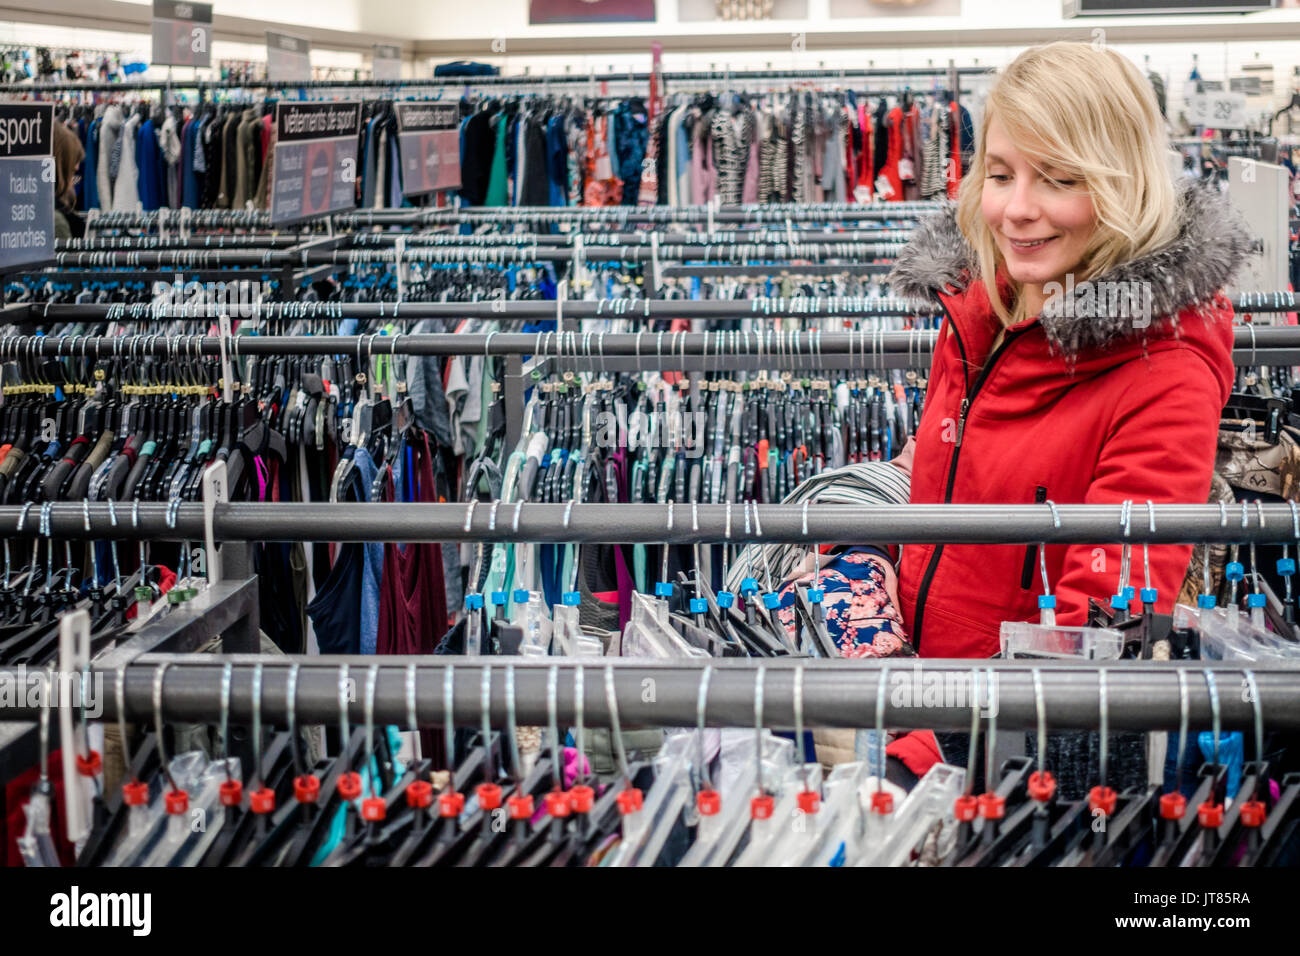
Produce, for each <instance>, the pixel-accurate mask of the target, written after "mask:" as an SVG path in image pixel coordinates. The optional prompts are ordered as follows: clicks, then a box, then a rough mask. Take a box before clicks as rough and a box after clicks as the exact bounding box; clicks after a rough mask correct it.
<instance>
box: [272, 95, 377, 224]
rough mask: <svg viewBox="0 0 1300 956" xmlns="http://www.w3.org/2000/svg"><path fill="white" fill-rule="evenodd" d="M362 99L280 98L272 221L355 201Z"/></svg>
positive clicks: (308, 215) (311, 214)
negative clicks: (306, 100) (317, 100)
mask: <svg viewBox="0 0 1300 956" xmlns="http://www.w3.org/2000/svg"><path fill="white" fill-rule="evenodd" d="M360 124H361V104H359V103H280V104H279V105H277V107H276V111H275V128H276V143H275V158H274V160H273V166H272V175H271V224H272V225H277V226H278V225H280V224H282V223H286V222H297V221H300V220H303V219H311V218H312V217H314V216H324V215H328V214H329V213H332V212H339V211H340V210H344V209H351V208H353V207H354V206H355V205H356V183H357V132H358V130H359V129H360Z"/></svg>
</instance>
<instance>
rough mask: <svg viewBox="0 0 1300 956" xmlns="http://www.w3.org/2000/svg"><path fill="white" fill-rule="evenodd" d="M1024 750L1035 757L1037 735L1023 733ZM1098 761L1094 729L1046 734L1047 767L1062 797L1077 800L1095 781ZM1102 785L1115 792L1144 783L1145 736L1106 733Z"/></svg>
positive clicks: (1099, 740)
mask: <svg viewBox="0 0 1300 956" xmlns="http://www.w3.org/2000/svg"><path fill="white" fill-rule="evenodd" d="M1025 752H1026V753H1027V754H1028V755H1029V756H1030V757H1031V758H1033V759H1035V760H1036V759H1037V757H1038V738H1037V735H1035V734H1026V735H1025ZM1100 761H1101V735H1100V734H1098V733H1096V732H1095V731H1086V732H1074V733H1059V734H1048V735H1047V768H1048V769H1049V770H1050V771H1051V772H1052V773H1054V774H1055V775H1056V787H1057V793H1058V794H1059V795H1060V797H1061V799H1063V800H1080V799H1082V798H1083V797H1085V796H1087V794H1088V791H1089V790H1091V789H1092V788H1093V787H1095V786H1096V785H1097V784H1098V782H1099V781H1098V779H1097V774H1098V772H1099V767H1100ZM1106 778H1107V779H1106V785H1107V786H1108V787H1111V788H1113V789H1114V790H1115V791H1116V792H1117V793H1123V792H1124V791H1125V790H1127V789H1129V788H1130V787H1144V786H1146V783H1147V746H1146V735H1145V734H1141V733H1132V732H1128V733H1116V734H1110V735H1109V756H1108V758H1107V761H1106Z"/></svg>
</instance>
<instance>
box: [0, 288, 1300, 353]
mask: <svg viewBox="0 0 1300 956" xmlns="http://www.w3.org/2000/svg"><path fill="white" fill-rule="evenodd" d="M615 301H616V302H619V301H625V300H615ZM770 301H776V302H781V303H783V305H782V306H780V307H774V308H772V309H763V310H759V311H752V312H751V311H750V310H744V311H739V310H733V311H731V312H730V313H728V312H726V311H723V310H710V311H707V312H700V311H697V309H695V308H690V307H692V306H694V307H698V306H723V305H734V304H735V303H734V302H692V301H679V300H650V299H644V300H640V301H636V302H628V306H629V307H628V308H627V309H619V308H616V307H615V306H614V305H611V306H610V307H609V308H607V309H603V310H602V309H601V308H600V306H601V305H603V304H604V303H599V302H597V303H592V302H568V301H566V302H564V303H563V305H564V309H563V313H562V314H563V316H564V317H565V318H589V319H594V318H605V319H614V318H638V317H642V316H645V317H648V318H656V317H659V318H663V317H666V316H667V315H669V314H670V315H671V316H673V317H675V318H698V317H714V318H717V317H724V316H725V317H727V318H745V317H755V318H761V317H769V316H778V315H785V316H807V315H857V314H861V315H911V314H914V311H913V310H909V309H906V308H905V307H904V306H902V305H900V306H898V307H897V308H892V309H886V308H885V307H883V306H882V307H881V308H878V309H877V308H871V309H866V308H863V309H855V308H848V307H841V308H840V309H838V310H830V311H827V312H820V311H818V312H812V311H808V312H805V311H801V310H800V309H798V308H796V307H793V306H791V305H789V303H791V302H792V301H795V300H789V299H786V300H770ZM298 304H299V303H277V302H271V303H266V302H262V303H253V304H250V305H249V306H247V307H246V308H247V309H248V310H249V312H250V313H251V314H250V315H249V316H246V317H249V318H263V319H270V320H276V319H314V318H343V317H345V316H348V317H356V318H378V319H393V318H398V317H404V318H417V317H419V318H429V317H431V316H445V317H456V316H461V317H463V316H465V315H485V316H492V317H498V318H502V317H504V318H510V317H545V316H548V315H549V316H554V315H555V314H556V309H555V305H556V303H555V301H554V300H552V301H550V302H544V303H542V304H543V305H544V306H549V307H548V308H544V309H543V310H541V311H525V310H514V309H510V308H500V309H496V308H492V306H493V305H499V306H505V307H509V306H531V305H534V304H536V303H532V302H496V303H401V304H400V305H397V304H392V303H390V304H387V306H385V305H384V304H381V303H365V304H361V305H360V306H358V305H353V306H352V307H351V308H349V309H347V311H342V310H340V311H339V312H335V311H334V310H332V309H330V308H322V309H320V310H319V311H317V310H309V309H295V308H294V306H295V305H298ZM306 304H320V303H306ZM475 305H486V306H488V308H487V309H486V310H483V311H480V310H477V309H471V308H470V306H475ZM139 306H140V307H139V308H137V307H135V306H132V305H122V304H116V305H106V306H105V305H61V304H51V305H49V306H31V307H30V311H32V312H33V314H35V315H36V316H38V317H39V318H42V319H44V320H46V321H49V322H70V321H96V320H98V321H113V322H117V321H123V320H130V319H137V320H142V319H164V318H168V317H170V316H171V315H172V314H173V313H174V314H175V315H177V316H186V315H187V316H189V317H199V316H205V317H216V316H217V315H219V314H221V313H220V312H219V311H216V310H210V308H209V307H208V306H206V305H202V306H196V307H194V309H193V310H184V309H182V310H168V311H167V312H165V313H164V312H162V311H161V310H155V309H154V308H153V306H151V305H149V304H147V303H141V304H139ZM646 306H650V308H648V309H647V308H645V307H646ZM358 307H361V308H364V309H365V311H364V312H358V311H356V309H357V308H358ZM432 307H438V308H439V310H440V311H436V312H430V311H427V310H428V309H430V308H432ZM11 311H12V314H11V312H10V311H6V312H4V313H0V321H9V320H11V319H12V318H13V317H14V316H16V315H18V314H19V313H20V312H21V311H22V307H13V308H12V310H11ZM937 336H938V332H936V331H934V330H931V329H909V330H904V331H883V330H879V329H857V330H851V331H843V332H823V331H819V330H811V331H805V330H791V331H777V330H773V329H767V330H756V331H750V332H745V331H719V332H577V331H568V332H563V333H559V332H534V333H517V332H488V333H486V334H484V333H448V332H424V333H414V334H412V333H400V334H397V335H378V334H373V335H289V336H275V335H236V336H232V337H231V338H230V339H229V341H228V342H226V343H223V341H222V339H221V338H220V337H218V336H201V335H192V336H191V335H180V336H177V335H171V336H168V335H152V334H142V335H131V336H81V335H62V336H52V335H10V336H5V337H3V338H0V356H4V357H9V358H14V357H22V356H33V355H39V356H53V357H59V356H66V357H73V356H78V357H81V356H94V357H111V356H145V355H153V356H159V357H164V358H166V357H174V356H181V357H185V356H190V355H221V354H222V353H223V347H224V348H225V349H226V350H227V351H229V352H231V353H233V354H235V355H346V354H353V355H363V354H365V355H371V356H379V355H480V354H481V355H503V356H510V355H521V356H522V355H531V356H545V357H551V358H556V359H560V360H575V361H577V360H581V361H583V362H586V363H588V364H594V365H596V366H599V363H600V361H601V360H602V359H606V358H647V359H649V358H663V359H672V357H673V356H679V357H686V356H699V357H700V358H702V359H706V360H707V359H710V358H713V359H721V358H723V357H734V356H737V355H740V356H752V357H753V358H754V359H755V360H756V362H757V365H756V367H762V363H763V362H764V361H770V362H773V363H775V364H789V365H790V366H791V367H792V368H799V367H807V368H809V369H816V368H817V367H818V366H819V361H820V360H821V359H823V358H825V357H827V356H831V355H835V356H846V357H847V358H848V359H849V360H850V362H851V363H852V362H853V361H857V362H860V363H862V364H871V362H872V361H873V360H874V359H875V358H876V357H879V356H883V355H902V356H905V357H908V358H910V357H912V356H913V355H916V356H917V357H920V356H922V355H928V354H929V353H930V352H931V351H933V348H934V342H935V340H936V338H937ZM1233 346H1234V350H1233V359H1234V361H1236V362H1237V363H1238V364H1240V365H1258V364H1264V365H1270V364H1271V365H1279V364H1297V362H1298V361H1300V327H1297V326H1289V325H1261V326H1259V327H1256V326H1253V325H1250V324H1248V323H1247V324H1239V325H1237V326H1236V327H1235V328H1234V330H1233Z"/></svg>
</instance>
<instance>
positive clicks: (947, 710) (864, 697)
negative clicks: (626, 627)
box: [0, 654, 1300, 731]
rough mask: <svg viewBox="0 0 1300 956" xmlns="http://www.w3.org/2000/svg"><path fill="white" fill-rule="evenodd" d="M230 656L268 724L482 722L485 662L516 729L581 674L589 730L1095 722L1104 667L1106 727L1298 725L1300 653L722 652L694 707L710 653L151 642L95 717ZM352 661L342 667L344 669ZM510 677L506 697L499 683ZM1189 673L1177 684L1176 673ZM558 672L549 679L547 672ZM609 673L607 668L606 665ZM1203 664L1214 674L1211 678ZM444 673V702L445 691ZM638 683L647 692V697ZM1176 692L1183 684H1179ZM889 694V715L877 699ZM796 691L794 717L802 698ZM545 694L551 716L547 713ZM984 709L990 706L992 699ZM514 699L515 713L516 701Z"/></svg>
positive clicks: (213, 684)
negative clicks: (701, 656) (359, 652)
mask: <svg viewBox="0 0 1300 956" xmlns="http://www.w3.org/2000/svg"><path fill="white" fill-rule="evenodd" d="M227 663H229V664H230V668H231V670H230V685H229V698H228V701H229V710H228V716H229V718H230V719H231V720H234V721H236V722H243V723H245V724H246V723H248V722H249V721H251V720H253V719H254V702H255V699H254V694H253V686H254V685H253V681H254V677H255V675H256V676H257V677H258V678H260V681H261V694H260V697H259V698H258V699H257V700H256V704H257V713H258V716H259V717H260V719H261V720H262V721H266V722H269V723H271V724H273V725H275V726H280V727H283V726H285V725H286V724H287V723H288V722H289V705H290V700H291V699H290V695H289V682H290V676H291V675H293V677H294V678H296V687H295V688H294V693H293V695H292V707H293V715H294V721H295V722H296V723H297V724H298V725H300V726H301V725H303V724H320V723H323V724H327V725H331V726H332V725H333V724H334V723H335V722H336V721H338V720H339V717H340V706H339V697H340V691H339V688H340V685H341V684H342V685H345V686H356V687H357V688H358V691H359V690H360V685H362V684H363V683H364V684H365V685H366V686H367V688H369V684H370V675H371V674H373V675H374V696H373V711H372V713H371V714H370V720H371V721H373V722H377V723H379V724H394V725H397V726H398V727H403V728H406V727H409V726H410V725H411V724H412V722H413V718H414V722H415V723H417V724H419V725H421V726H441V725H442V724H444V723H445V720H446V715H447V712H448V710H450V713H451V718H452V721H453V723H455V724H461V725H469V726H477V725H478V724H480V723H481V721H482V718H483V709H484V708H483V706H482V693H483V685H484V672H485V670H486V671H488V672H489V677H488V680H489V681H490V685H489V688H490V689H489V694H488V698H489V700H488V706H487V711H488V716H489V719H490V721H491V722H492V723H493V724H494V725H495V726H498V727H500V726H503V725H504V724H505V723H506V721H507V720H513V721H514V722H515V723H516V724H518V725H541V726H546V725H547V723H548V722H549V721H552V720H557V721H559V723H560V724H561V726H568V725H572V724H573V723H576V721H577V720H578V713H577V711H578V708H577V707H576V706H575V676H576V675H577V674H579V673H581V674H582V676H583V681H582V691H583V692H582V697H581V704H582V706H581V711H582V714H581V719H582V721H583V722H584V723H585V724H586V725H588V726H611V725H612V724H614V720H615V717H616V718H617V725H618V726H621V727H624V728H627V727H638V726H650V727H663V726H677V727H694V726H699V724H700V723H701V712H702V714H703V717H702V722H703V724H704V725H705V726H709V727H753V726H754V725H755V723H756V717H757V723H759V724H761V725H762V726H765V727H770V728H779V729H791V728H794V727H796V726H804V727H813V726H816V727H872V726H875V725H876V723H877V721H879V722H880V723H882V724H883V726H885V727H889V728H894V729H905V728H933V729H951V730H961V729H968V728H969V727H970V722H971V710H972V705H974V706H976V707H979V706H981V705H985V706H987V705H988V700H989V698H988V697H987V696H983V694H984V692H981V694H980V695H978V699H975V700H972V699H970V698H971V697H975V696H977V695H974V694H970V693H963V691H968V690H969V689H970V688H971V687H972V686H973V684H974V680H975V678H974V675H975V674H979V680H980V683H985V682H987V681H988V680H989V674H990V673H991V674H992V675H994V679H993V681H992V685H993V687H994V691H993V694H992V698H993V700H994V701H995V702H996V719H997V724H998V727H999V728H1000V729H1003V730H1011V729H1014V730H1033V729H1035V728H1036V727H1038V724H1039V718H1038V706H1037V705H1038V700H1039V699H1040V698H1039V696H1038V693H1037V692H1036V690H1035V681H1038V682H1040V686H1041V700H1042V702H1043V705H1044V710H1045V716H1044V723H1045V724H1046V727H1047V729H1050V730H1053V731H1057V730H1086V729H1095V728H1096V727H1098V726H1099V724H1100V723H1101V713H1100V709H1099V704H1098V683H1099V675H1100V674H1103V673H1104V674H1105V682H1106V697H1105V700H1106V704H1105V707H1106V721H1107V723H1108V726H1109V729H1110V730H1112V731H1118V730H1138V731H1150V730H1177V729H1179V727H1180V725H1181V723H1182V714H1183V711H1182V707H1183V696H1182V695H1183V694H1184V693H1185V700H1186V708H1187V722H1188V723H1189V725H1190V726H1192V727H1209V726H1211V725H1217V726H1218V727H1219V729H1220V730H1221V731H1228V730H1248V729H1251V728H1253V727H1255V725H1256V716H1257V715H1256V710H1255V707H1254V705H1253V703H1252V702H1251V700H1250V695H1248V694H1245V693H1242V692H1241V691H1240V690H1239V688H1246V687H1247V686H1248V684H1247V678H1246V675H1247V674H1250V676H1251V679H1253V681H1254V682H1255V686H1256V687H1257V689H1258V698H1257V699H1258V701H1259V704H1260V710H1261V711H1262V719H1263V722H1264V724H1265V725H1266V726H1267V727H1268V728H1270V729H1275V730H1295V729H1300V694H1298V693H1297V689H1298V688H1300V668H1297V667H1295V666H1294V665H1281V666H1272V665H1267V666H1266V665H1254V666H1251V667H1245V668H1243V667H1241V666H1232V665H1223V664H1209V663H1205V662H1200V661H1186V662H1167V663H1163V664H1151V663H1145V662H1137V661H1123V662H1117V663H1115V664H1113V665H1109V666H1105V665H1103V666H1098V665H1095V664H1088V663H1084V664H1072V663H1064V662H1056V661H1050V662H1049V661H1042V662H1035V663H1033V664H1028V663H1026V662H1024V661H1003V660H987V661H979V662H956V661H935V660H926V661H922V660H912V661H901V660H875V661H868V660H844V659H837V660H815V659H807V660H804V659H800V660H790V659H786V660H781V659H771V660H762V661H759V660H754V659H721V658H720V659H715V660H711V661H708V662H707V666H708V667H709V672H708V674H709V682H708V686H707V689H706V691H705V693H704V695H703V701H702V703H701V694H700V691H701V686H702V679H703V676H704V674H705V667H706V662H703V661H645V660H637V659H631V658H611V659H608V660H606V659H600V660H599V661H596V660H586V661H582V660H574V659H572V658H560V657H549V658H544V659H529V658H525V657H506V658H503V657H495V658H493V657H457V658H454V659H453V658H441V659H439V658H434V659H430V658H428V657H401V656H394V657H387V656H385V657H374V656H366V657H332V656H320V657H274V658H256V659H250V658H248V657H222V656H215V657H214V656H209V655H204V659H203V660H202V661H199V660H196V659H195V658H194V657H192V656H190V657H187V656H184V655H171V654H148V655H144V656H141V657H139V658H137V659H136V660H135V661H133V662H132V663H131V664H129V665H126V666H125V667H118V668H111V669H110V668H105V667H102V666H101V667H98V668H94V669H93V674H94V679H95V681H96V682H98V681H101V680H102V690H101V689H100V685H99V684H98V683H97V685H96V687H97V703H102V706H103V717H104V719H108V720H114V719H116V718H117V716H118V713H117V696H118V686H119V682H120V683H121V686H122V691H123V694H122V696H123V702H124V705H125V709H126V715H125V716H126V717H127V718H128V719H131V720H139V721H144V722H149V721H152V719H153V717H154V713H155V711H154V697H153V695H154V692H155V682H156V681H158V680H159V669H160V668H165V671H164V672H163V673H162V675H161V680H160V683H161V704H162V712H163V716H164V718H166V719H170V720H175V721H210V720H214V719H215V718H216V717H217V715H218V714H219V713H220V712H221V707H222V694H223V691H222V681H223V677H222V675H223V670H224V667H225V665H226V664H227ZM345 667H346V668H347V673H346V674H344V673H343V668H345ZM508 673H509V674H510V676H511V678H512V679H513V683H514V694H513V700H510V699H508V698H507V694H506V680H507V674H508ZM1180 674H1183V675H1185V681H1180V679H1179V675H1180ZM552 675H553V676H554V685H553V690H552V689H551V685H550V684H549V681H550V680H551V679H552ZM607 675H608V676H607ZM1209 675H1213V676H1212V677H1211V676H1209ZM25 679H26V677H25V675H24V674H22V673H21V672H11V671H8V670H0V680H9V681H12V682H14V683H15V684H17V685H19V686H21V685H22V682H23V681H24V680H25ZM607 680H610V681H612V683H613V688H614V689H613V698H614V707H615V708H616V712H614V713H612V712H611V708H610V694H609V693H608V690H607V687H608V685H607ZM760 680H761V682H762V706H761V710H760V711H758V712H757V713H756V709H755V696H756V687H757V686H758V685H759V682H760ZM448 682H450V684H451V695H450V697H451V700H450V706H448V704H449V702H448V701H447V698H446V697H445V696H444V693H445V689H446V687H447V683H448ZM936 684H937V686H939V687H943V688H952V689H954V690H955V692H954V693H949V694H943V695H936V696H937V697H941V698H942V700H941V702H938V703H935V704H934V705H931V704H930V703H929V702H927V704H926V706H915V705H914V706H900V701H902V702H904V703H906V702H908V701H910V700H911V699H912V695H910V694H909V695H907V698H906V700H904V698H903V696H902V695H901V694H900V693H899V688H900V687H906V688H907V689H910V688H911V687H912V686H915V689H916V693H915V698H916V699H917V700H918V701H919V700H920V697H921V689H922V688H924V687H930V686H935V685H936ZM647 687H653V688H654V694H652V695H647V694H645V689H646V688H647ZM1184 688H1185V691H1184ZM882 691H883V692H884V696H885V700H884V701H883V712H879V711H877V695H879V694H881V692H882ZM367 696H369V691H368V690H367V693H365V694H362V693H360V692H358V693H355V694H350V695H345V699H346V700H347V705H346V709H347V713H348V717H349V721H350V722H351V724H352V726H354V727H355V726H361V725H362V723H363V722H364V721H366V719H367V718H366V713H365V710H366V706H365V700H366V697H367ZM796 700H798V701H799V712H798V713H796V710H795V706H796V705H795V702H796ZM20 701H22V702H20V703H19V704H18V706H17V707H7V708H5V710H4V711H0V720H22V721H32V720H36V719H38V718H39V716H40V708H39V707H38V706H32V703H29V702H28V701H26V700H23V699H22V697H21V695H20ZM552 703H553V705H554V710H555V713H554V715H550V714H549V709H550V707H551V705H552ZM990 709H991V708H990ZM511 711H513V713H511Z"/></svg>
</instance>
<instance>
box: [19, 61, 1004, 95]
mask: <svg viewBox="0 0 1300 956" xmlns="http://www.w3.org/2000/svg"><path fill="white" fill-rule="evenodd" d="M989 72H990V71H989V70H988V69H986V68H984V67H973V66H942V67H939V66H935V67H907V68H900V69H896V70H890V69H884V68H860V69H843V70H829V69H817V70H726V71H722V70H696V71H676V72H661V73H659V74H656V75H657V78H658V79H659V80H660V81H661V82H663V83H699V82H717V81H719V80H722V81H724V82H731V81H737V82H742V81H744V80H783V79H790V80H820V79H836V80H841V81H843V80H857V79H868V78H887V77H898V78H900V79H902V78H919V77H945V78H948V77H962V76H984V75H988V74H989ZM650 77H651V74H649V73H636V72H632V71H628V72H625V73H585V74H584V73H557V74H541V73H539V74H530V73H525V74H514V75H511V76H448V77H432V78H421V79H397V80H376V79H353V80H299V81H291V80H285V81H271V80H248V81H240V82H237V83H232V82H228V81H220V80H198V79H195V80H177V79H167V80H125V81H122V82H120V83H103V82H99V83H96V82H82V81H77V80H73V81H64V82H60V83H5V84H0V93H77V92H96V93H102V92H128V93H129V92H147V91H152V90H168V89H175V90H200V91H203V92H222V91H233V90H333V89H361V90H365V89H422V88H456V89H461V88H464V87H466V86H502V87H510V86H537V85H539V84H545V85H550V84H564V85H567V84H575V83H593V82H624V83H626V82H632V83H648V82H649V81H650ZM917 92H924V91H920V90H918V91H917ZM954 92H956V91H954Z"/></svg>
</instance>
